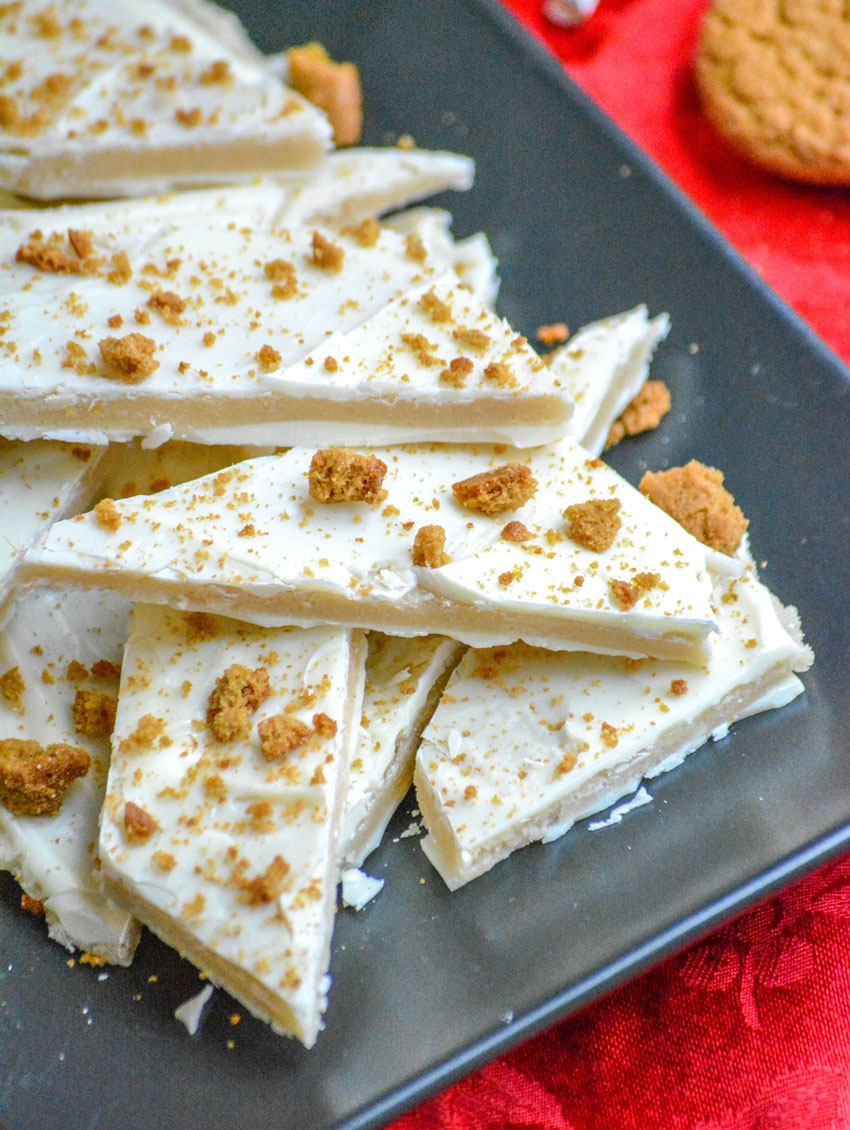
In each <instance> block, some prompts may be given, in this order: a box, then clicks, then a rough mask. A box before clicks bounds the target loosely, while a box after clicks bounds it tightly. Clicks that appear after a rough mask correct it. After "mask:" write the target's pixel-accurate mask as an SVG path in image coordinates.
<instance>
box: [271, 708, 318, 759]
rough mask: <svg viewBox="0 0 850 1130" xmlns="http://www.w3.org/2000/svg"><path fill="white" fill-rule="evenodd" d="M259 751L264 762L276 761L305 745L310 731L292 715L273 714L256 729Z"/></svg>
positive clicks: (305, 724) (304, 723)
mask: <svg viewBox="0 0 850 1130" xmlns="http://www.w3.org/2000/svg"><path fill="white" fill-rule="evenodd" d="M257 732H258V733H259V735H260V750H261V752H262V754H263V757H264V758H265V759H266V761H277V760H278V759H279V758H281V757H285V756H286V755H287V754H288V753H291V752H292V750H294V749H298V748H299V747H300V746H303V745H305V744H306V743H307V741H308V740H309V738H310V735H311V734H312V733H313V731H312V729H311V728H310V727H309V726H308V725H307V723H306V722H302V721H301V719H300V718H296V717H295V716H294V715H292V714H275V715H273V716H272V717H271V718H265V719H264V720H263V721H262V722H260V724H259V726H258V727H257Z"/></svg>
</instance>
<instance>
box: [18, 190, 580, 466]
mask: <svg viewBox="0 0 850 1130" xmlns="http://www.w3.org/2000/svg"><path fill="white" fill-rule="evenodd" d="M260 207H261V208H262V207H263V206H262V205H260ZM71 219H72V216H71V214H70V213H69V212H65V213H63V216H62V222H63V226H62V227H59V228H57V229H51V230H50V232H49V233H48V232H44V233H42V235H43V238H42V239H38V238H37V237H32V236H31V235H30V234H29V233H27V234H24V233H22V231H21V226H22V225H21V220H20V216H18V215H16V214H15V213H8V214H7V220H6V223H5V224H4V225H3V226H2V227H0V259H2V260H3V262H4V264H5V265H6V266H7V267H8V270H5V271H3V272H2V279H0V317H2V318H3V319H4V325H5V326H6V331H7V336H6V337H4V338H3V341H4V342H5V344H4V345H3V346H0V354H5V356H3V358H2V360H3V364H2V366H0V432H2V434H4V435H6V436H9V437H10V438H20V439H27V438H33V437H35V436H50V437H52V438H56V439H64V440H72V441H82V442H92V443H98V442H100V443H103V442H106V441H107V440H126V439H129V438H132V437H133V436H135V435H140V436H144V437H145V442H146V444H149V445H155V444H157V443H162V442H164V441H165V440H166V439H169V438H175V439H185V440H189V441H192V442H201V443H218V444H229V443H238V444H242V443H247V444H253V445H258V446H262V445H271V446H275V445H287V444H292V443H296V442H297V443H312V442H316V443H319V442H328V441H330V442H344V443H349V444H353V443H363V442H369V443H390V442H401V441H405V440H411V439H420V438H424V437H427V438H433V437H435V436H440V437H442V436H443V435H444V434H446V435H448V436H449V438H457V439H460V440H466V439H469V438H472V437H474V436H476V435H478V434H479V433H481V434H483V435H484V436H485V437H488V438H490V439H491V440H493V441H496V442H502V441H508V442H511V443H513V444H515V445H521V444H529V443H537V442H541V441H548V440H550V439H552V438H554V437H555V436H557V435H560V434H563V431H564V430H565V428H566V421H567V420H568V418H569V414H570V410H571V404H570V401H569V398H568V397H567V396H566V395H565V394H564V393H562V392H561V390H560V388H559V387H558V379H557V377H555V376H553V375H552V374H550V373H549V371H548V370H547V369H546V367H545V366H544V365H543V364H542V362H541V361H540V360H539V358H538V357H537V356H536V354H535V353H534V352H533V350H531V349H530V348H529V347H528V346H527V345H525V344H521V343H520V342H518V341H517V340H516V335H515V334H513V332H512V331H511V330H510V328H509V327H508V326H507V325H506V324H505V323H503V322H501V321H500V320H498V319H496V318H495V316H494V315H492V314H490V313H489V312H488V311H486V310H485V309H484V307H483V306H482V305H481V304H480V303H478V302H477V301H476V300H475V299H474V297H473V296H472V295H470V294H469V293H468V292H467V291H465V290H463V289H462V288H461V287H460V285H459V283H458V281H457V277H456V276H455V274H454V272H453V271H451V270H450V269H447V268H446V267H445V265H444V264H441V263H439V262H436V263H433V264H432V263H429V262H428V261H425V262H423V261H422V257H421V255H420V254H419V253H418V247H411V246H410V245H409V243H408V242H407V241H405V240H404V239H403V238H402V237H400V236H399V235H397V234H396V233H395V232H389V231H386V232H377V233H373V234H374V240H373V239H372V236H371V235H370V237H369V239H368V241H367V242H366V244H365V245H364V241H363V239H362V238H361V237H360V235H359V234H358V232H357V231H356V230H355V231H353V232H350V233H348V234H346V233H344V232H343V233H334V232H332V231H330V230H327V231H326V232H325V233H321V232H319V231H317V230H316V229H310V228H291V229H278V228H276V227H274V226H273V225H272V224H271V223H270V222H269V221H268V219H267V217H266V216H262V215H260V216H259V217H258V216H257V214H256V212H255V213H254V214H253V220H252V214H251V210H250V209H249V210H248V215H247V216H245V215H244V214H243V213H241V212H240V218H239V221H238V222H237V221H236V220H234V219H233V218H232V214H231V213H230V212H229V211H228V210H227V209H226V207H222V208H216V209H214V210H210V211H201V212H200V213H199V214H198V216H197V217H195V218H194V219H190V218H188V217H187V218H184V220H183V221H182V222H181V223H179V224H176V223H174V222H173V219H172V216H171V213H170V210H169V206H167V205H166V206H164V211H163V217H162V222H161V223H158V222H156V221H155V219H154V217H153V216H151V218H150V220H149V221H148V222H145V223H143V222H140V217H139V216H138V214H137V213H135V212H134V211H133V210H131V211H130V212H129V213H128V214H127V216H126V217H125V218H124V219H123V220H120V221H119V220H118V219H117V216H116V214H115V212H114V208H113V206H110V205H106V206H104V214H103V216H102V217H101V219H100V221H98V222H97V223H95V214H94V213H92V211H90V210H87V211H86V214H85V219H84V221H83V222H85V223H87V224H89V225H90V226H89V227H87V228H83V229H80V228H79V227H77V226H74V225H73V224H71V223H70V222H69V221H70V220H71ZM65 223H68V227H67V228H66V227H64V224H65ZM54 237H55V238H54ZM89 245H90V246H89ZM75 248H76V249H75ZM211 249H214V252H213V254H211V253H210V251H211ZM81 252H82V254H81ZM85 252H88V254H85ZM123 256H126V258H122V257H123ZM21 260H25V261H21ZM45 261H46V262H47V264H48V267H52V269H44V266H43V265H44V262H45ZM40 267H41V268H42V269H39V268H40ZM432 288H434V289H435V292H436V293H438V294H439V298H440V301H441V302H443V303H446V304H447V305H448V307H449V313H448V315H447V317H446V320H445V321H444V322H443V323H441V324H440V325H437V324H436V323H435V321H434V317H433V312H432V313H430V314H429V313H428V312H427V311H425V310H423V309H422V308H421V301H420V300H421V298H422V295H423V294H428V293H430V290H431V289H432ZM375 317H377V318H378V320H377V321H376V322H375V321H373V318H375ZM364 323H365V325H364ZM361 327H363V328H362V332H361V333H360V334H359V335H356V336H355V337H354V338H353V340H352V342H351V344H350V343H349V338H350V337H351V335H352V332H353V331H355V330H358V329H360V328H361ZM466 327H472V328H474V329H475V330H476V331H480V332H481V333H482V334H484V330H485V329H486V331H487V334H490V335H491V338H488V337H487V334H484V337H485V340H486V341H487V342H488V345H487V348H482V347H480V345H478V344H475V343H473V344H472V345H469V344H464V342H462V341H461V342H458V341H455V340H454V336H453V335H454V334H455V333H460V332H461V331H462V330H464V328H466ZM422 329H426V330H428V339H429V340H432V339H433V340H434V341H435V343H437V344H438V345H439V351H436V352H434V353H428V354H427V357H426V355H425V354H424V353H423V352H422V351H421V350H418V349H415V348H413V347H412V346H405V345H404V339H403V338H402V336H401V335H402V334H405V335H407V337H408V338H410V335H411V334H415V333H419V332H421V331H422ZM81 335H82V336H81ZM355 347H356V349H357V355H356V357H354V356H352V357H351V359H350V361H346V358H347V357H348V356H349V350H350V349H354V348H355ZM420 355H421V356H422V357H425V360H424V361H423V360H421V359H420ZM469 356H471V357H472V358H473V360H474V362H475V364H474V366H473V369H474V371H473V372H472V373H471V374H470V375H464V376H463V379H462V380H460V381H457V380H455V379H454V378H453V379H452V381H450V382H448V381H446V380H445V379H444V378H443V377H442V375H441V374H442V373H443V370H444V368H445V367H446V366H448V365H450V363H451V361H453V360H454V359H455V358H457V357H469ZM385 358H388V360H382V359H385ZM441 361H442V362H443V363H442V364H440V363H439V362H441ZM378 362H381V364H382V367H381V368H379V369H376V370H373V369H372V368H370V367H369V365H370V363H374V364H378ZM502 362H505V363H508V362H509V364H510V373H509V374H508V376H507V377H506V378H505V379H504V380H502V379H500V378H499V376H498V374H497V376H496V378H494V377H493V376H492V375H491V374H492V373H493V372H495V370H492V369H488V366H490V365H491V363H494V364H496V365H499V364H501V363H502Z"/></svg>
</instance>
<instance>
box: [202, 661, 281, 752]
mask: <svg viewBox="0 0 850 1130" xmlns="http://www.w3.org/2000/svg"><path fill="white" fill-rule="evenodd" d="M270 694H271V687H270V685H269V673H268V671H267V670H266V669H265V667H257V668H255V669H254V670H253V671H250V670H249V669H248V668H247V667H243V665H242V664H241V663H233V664H231V666H230V667H228V668H227V670H226V671H225V672H224V674H223V675H220V676H219V678H218V680H217V681H216V684H215V688H214V689H213V691H212V693H211V694H210V697H209V703H208V705H207V725H208V726H209V728H210V729H211V730H212V732H213V734H214V735H215V736H216V738H218V740H219V741H220V742H229V741H233V740H234V738H246V737H247V736H248V734H249V733H250V730H251V715H252V714H253V713H254V712H255V711H256V710H257V708H258V707H259V706H260V705H261V704H262V703H264V702H265V701H266V699H267V698H268V697H269V695H270Z"/></svg>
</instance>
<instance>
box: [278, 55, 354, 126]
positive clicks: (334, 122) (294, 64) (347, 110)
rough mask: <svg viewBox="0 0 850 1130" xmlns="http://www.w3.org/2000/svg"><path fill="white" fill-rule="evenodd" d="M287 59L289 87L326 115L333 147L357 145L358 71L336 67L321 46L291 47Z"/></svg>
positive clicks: (349, 66) (351, 66)
mask: <svg viewBox="0 0 850 1130" xmlns="http://www.w3.org/2000/svg"><path fill="white" fill-rule="evenodd" d="M286 57H287V59H288V60H289V81H290V83H291V84H292V86H293V87H294V89H295V90H297V91H298V93H299V94H301V95H303V97H304V98H306V99H307V100H308V102H312V103H313V105H314V106H318V107H319V109H320V110H323V111H324V112H325V113H326V114H327V116H328V119H329V121H330V123H331V127H332V128H333V134H334V143H335V144H336V145H338V146H342V145H356V144H357V142H358V141H359V140H360V133H361V130H362V121H363V107H362V95H361V93H360V73H359V71H358V70H357V67H356V66H355V65H354V64H353V63H335V62H334V61H333V60H332V59H331V58H330V56H329V55H328V53H327V51H325V49H324V47H322V45H321V44H320V43H307V44H305V45H304V46H303V47H292V48H290V50H289V51H288V52H287V55H286Z"/></svg>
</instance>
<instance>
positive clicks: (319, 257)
mask: <svg viewBox="0 0 850 1130" xmlns="http://www.w3.org/2000/svg"><path fill="white" fill-rule="evenodd" d="M310 262H311V263H312V264H313V265H314V266H316V267H321V269H322V270H323V271H330V272H331V274H338V273H339V272H340V271H341V270H342V265H343V263H344V262H345V252H344V251H343V249H342V248H341V247H339V246H338V245H337V244H336V243H331V241H330V240H329V239H328V238H327V236H324V235H322V233H321V232H320V231H314V232H313V237H312V241H311V244H310Z"/></svg>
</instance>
